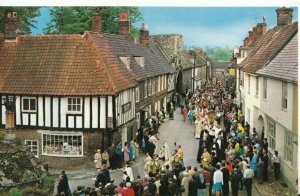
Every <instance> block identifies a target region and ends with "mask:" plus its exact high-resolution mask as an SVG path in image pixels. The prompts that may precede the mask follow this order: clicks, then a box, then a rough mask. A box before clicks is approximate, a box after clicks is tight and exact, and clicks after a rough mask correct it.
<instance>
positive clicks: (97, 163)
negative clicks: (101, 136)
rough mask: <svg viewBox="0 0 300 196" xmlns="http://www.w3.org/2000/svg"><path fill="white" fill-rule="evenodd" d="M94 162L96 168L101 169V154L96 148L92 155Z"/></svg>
mask: <svg viewBox="0 0 300 196" xmlns="http://www.w3.org/2000/svg"><path fill="white" fill-rule="evenodd" d="M94 162H95V168H96V169H102V155H101V150H100V149H97V150H96V153H95V155H94Z"/></svg>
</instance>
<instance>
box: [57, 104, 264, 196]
mask: <svg viewBox="0 0 300 196" xmlns="http://www.w3.org/2000/svg"><path fill="white" fill-rule="evenodd" d="M159 133H160V134H159V139H160V140H158V148H160V147H161V146H162V145H163V144H164V142H167V144H168V145H169V148H170V151H171V153H172V152H173V150H174V148H175V145H174V142H176V144H179V145H181V147H182V149H183V152H184V164H185V166H189V165H190V166H192V167H194V166H199V164H198V163H197V161H196V155H197V152H198V140H197V139H195V138H194V127H193V125H191V124H190V122H189V121H188V120H187V121H185V122H184V121H183V120H182V118H181V114H180V109H179V108H177V110H176V112H175V113H174V120H166V122H165V123H163V124H161V127H160V129H159ZM143 158H144V156H143V155H141V156H140V158H139V161H138V162H137V163H135V164H134V165H133V166H132V169H133V175H134V176H135V177H136V176H138V175H140V176H141V178H143V177H144V168H143ZM67 173H68V175H69V185H70V188H71V190H72V191H74V190H75V189H76V188H77V186H84V187H92V186H93V180H92V178H94V177H95V176H96V173H95V171H92V170H81V171H78V173H76V171H74V172H71V171H67ZM111 178H113V179H114V180H115V184H116V185H119V183H120V182H121V181H122V170H113V171H111ZM54 193H56V191H55V192H54ZM246 195H247V194H246V191H245V189H244V190H243V191H242V194H241V196H246ZM252 195H253V196H259V195H260V194H259V193H258V192H257V191H256V189H255V187H254V186H253V190H252Z"/></svg>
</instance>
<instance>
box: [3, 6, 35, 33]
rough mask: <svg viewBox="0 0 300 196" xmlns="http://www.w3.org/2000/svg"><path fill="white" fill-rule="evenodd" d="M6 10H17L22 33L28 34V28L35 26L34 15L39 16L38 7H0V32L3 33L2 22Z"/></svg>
mask: <svg viewBox="0 0 300 196" xmlns="http://www.w3.org/2000/svg"><path fill="white" fill-rule="evenodd" d="M8 12H17V14H18V18H19V22H20V30H21V32H22V33H24V34H29V33H30V28H36V27H35V24H36V23H37V20H36V17H38V16H40V11H39V7H0V32H1V33H4V24H5V19H6V15H7V13H8Z"/></svg>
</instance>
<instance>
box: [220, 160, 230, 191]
mask: <svg viewBox="0 0 300 196" xmlns="http://www.w3.org/2000/svg"><path fill="white" fill-rule="evenodd" d="M225 166H226V164H225V162H223V163H222V169H221V171H222V173H223V185H222V195H223V196H229V170H228V169H227V168H226V167H225Z"/></svg>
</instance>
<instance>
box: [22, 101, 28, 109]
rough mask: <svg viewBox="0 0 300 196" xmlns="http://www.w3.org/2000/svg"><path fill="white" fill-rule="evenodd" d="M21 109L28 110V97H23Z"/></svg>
mask: <svg viewBox="0 0 300 196" xmlns="http://www.w3.org/2000/svg"><path fill="white" fill-rule="evenodd" d="M23 110H29V99H23Z"/></svg>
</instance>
